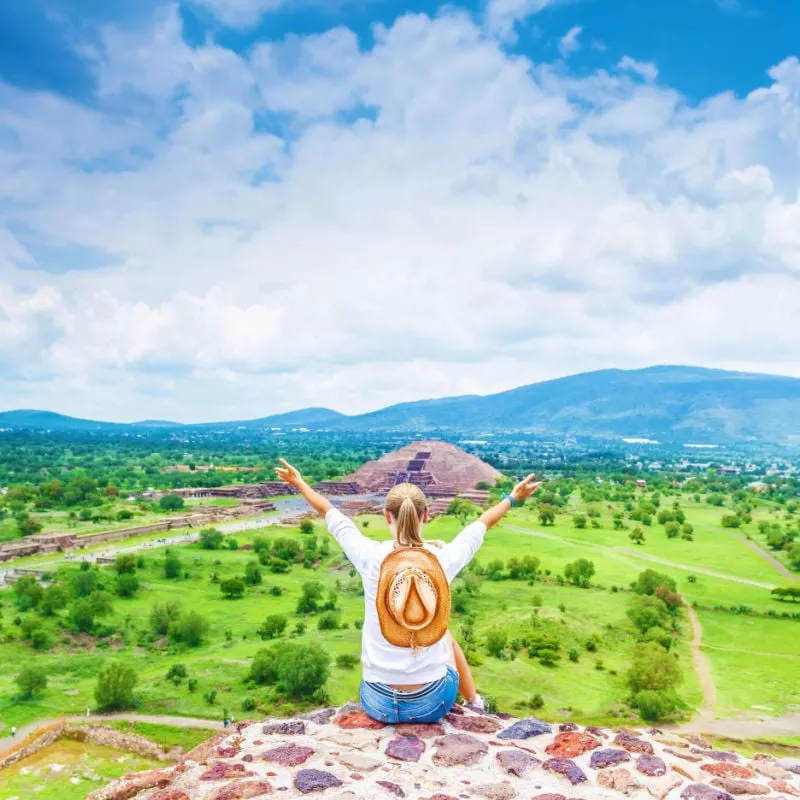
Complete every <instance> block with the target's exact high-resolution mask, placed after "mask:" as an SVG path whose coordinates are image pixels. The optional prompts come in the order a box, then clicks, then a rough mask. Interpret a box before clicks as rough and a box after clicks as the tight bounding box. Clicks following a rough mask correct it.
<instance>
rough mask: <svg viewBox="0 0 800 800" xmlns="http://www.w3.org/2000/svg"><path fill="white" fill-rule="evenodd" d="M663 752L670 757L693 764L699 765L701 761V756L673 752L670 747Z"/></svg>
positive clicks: (679, 751) (682, 751)
mask: <svg viewBox="0 0 800 800" xmlns="http://www.w3.org/2000/svg"><path fill="white" fill-rule="evenodd" d="M664 752H665V753H669V755H671V756H676V757H677V758H682V759H683V760H684V761H691V762H692V763H694V764H699V763H700V762H701V761H702V760H703V756H696V755H694V753H688V752H686V751H685V750H675V749H673V748H670V747H665V748H664Z"/></svg>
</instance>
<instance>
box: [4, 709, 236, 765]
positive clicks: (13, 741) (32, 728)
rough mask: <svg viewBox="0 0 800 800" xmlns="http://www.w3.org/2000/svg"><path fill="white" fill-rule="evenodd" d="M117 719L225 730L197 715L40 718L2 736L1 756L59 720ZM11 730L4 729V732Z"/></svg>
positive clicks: (92, 720)
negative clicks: (11, 733)
mask: <svg viewBox="0 0 800 800" xmlns="http://www.w3.org/2000/svg"><path fill="white" fill-rule="evenodd" d="M115 720H124V721H126V722H151V723H153V724H155V725H172V726H173V727H175V728H210V729H212V730H223V728H224V726H223V724H222V722H220V721H219V720H212V719H198V718H197V717H165V716H162V715H161V714H133V713H132V714H91V715H90V716H88V717H87V716H85V715H84V716H82V717H59V718H58V719H40V720H37V721H36V722H31V723H29V724H28V725H23V726H22V727H21V728H18V729H17V735H16V736H14V737H11V736H6V738H4V739H2V738H0V756H2V755H4V754H5V753H6V751H8V750H11V749H12V748H13V747H16V745H18V744H19V743H20V742H22V741H23V740H24V739H25V737H27V736H30V735H31V734H32V733H36V732H37V731H39V730H41V729H42V728H47V727H49V726H50V725H55V724H56V723H58V722H62V721H63V722H76V723H86V722H112V721H115ZM6 730H9V729H8V728H6V729H4V732H5V731H6Z"/></svg>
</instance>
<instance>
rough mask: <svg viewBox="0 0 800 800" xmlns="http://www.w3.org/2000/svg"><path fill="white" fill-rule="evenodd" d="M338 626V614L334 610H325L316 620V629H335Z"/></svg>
mask: <svg viewBox="0 0 800 800" xmlns="http://www.w3.org/2000/svg"><path fill="white" fill-rule="evenodd" d="M338 627H339V615H338V614H337V613H336V612H335V611H326V612H325V613H324V614H322V615H320V618H319V620H318V621H317V630H320V631H335V630H336V629H337V628H338Z"/></svg>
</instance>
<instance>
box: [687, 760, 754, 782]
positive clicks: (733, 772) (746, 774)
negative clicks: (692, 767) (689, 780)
mask: <svg viewBox="0 0 800 800" xmlns="http://www.w3.org/2000/svg"><path fill="white" fill-rule="evenodd" d="M700 769H701V770H703V772H709V773H711V774H712V775H714V776H716V777H717V778H753V777H755V773H754V772H753V770H751V769H748V768H747V767H740V766H739V765H738V764H727V763H725V762H724V761H715V762H714V763H713V764H703V765H702V766H701V767H700Z"/></svg>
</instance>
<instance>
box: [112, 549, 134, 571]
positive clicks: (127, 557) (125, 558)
mask: <svg viewBox="0 0 800 800" xmlns="http://www.w3.org/2000/svg"><path fill="white" fill-rule="evenodd" d="M114 569H115V570H116V572H117V574H118V575H128V574H133V573H134V572H136V556H135V555H134V554H133V553H120V554H119V555H118V556H117V558H116V560H115V561H114Z"/></svg>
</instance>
